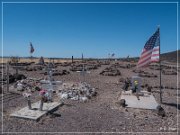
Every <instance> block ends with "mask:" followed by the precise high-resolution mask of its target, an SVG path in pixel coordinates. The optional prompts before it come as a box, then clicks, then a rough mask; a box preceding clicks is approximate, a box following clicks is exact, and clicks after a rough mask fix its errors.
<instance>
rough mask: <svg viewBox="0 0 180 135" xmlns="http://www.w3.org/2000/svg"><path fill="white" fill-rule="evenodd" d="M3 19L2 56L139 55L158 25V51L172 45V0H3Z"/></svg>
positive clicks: (174, 36)
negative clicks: (28, 0)
mask: <svg viewBox="0 0 180 135" xmlns="http://www.w3.org/2000/svg"><path fill="white" fill-rule="evenodd" d="M3 24H4V25H3V30H4V33H3V37H4V38H3V40H4V42H3V45H4V46H3V47H4V49H3V53H4V56H29V55H30V54H29V42H32V44H33V46H34V48H35V52H34V53H33V56H44V57H71V56H72V55H73V56H74V57H81V54H82V53H83V54H84V57H91V58H92V57H98V58H105V57H107V56H108V53H115V56H116V57H126V56H127V55H130V56H139V55H140V53H141V50H142V48H143V46H144V44H145V42H146V41H147V40H148V38H149V37H150V36H151V35H152V34H153V33H154V32H155V31H156V29H157V25H160V33H161V52H162V53H164V52H169V51H174V50H176V49H177V5H176V3H170V4H167V3H166V4H163V3H162V4H137V3H136V4H132V3H131V4H123V3H118V4H117V3H116V4H113V3H111V4H95V3H91V4H82V3H81V4H80V3H79V4H77V3H76V4H73V3H71V4H65V3H59V4H12V3H4V5H3Z"/></svg>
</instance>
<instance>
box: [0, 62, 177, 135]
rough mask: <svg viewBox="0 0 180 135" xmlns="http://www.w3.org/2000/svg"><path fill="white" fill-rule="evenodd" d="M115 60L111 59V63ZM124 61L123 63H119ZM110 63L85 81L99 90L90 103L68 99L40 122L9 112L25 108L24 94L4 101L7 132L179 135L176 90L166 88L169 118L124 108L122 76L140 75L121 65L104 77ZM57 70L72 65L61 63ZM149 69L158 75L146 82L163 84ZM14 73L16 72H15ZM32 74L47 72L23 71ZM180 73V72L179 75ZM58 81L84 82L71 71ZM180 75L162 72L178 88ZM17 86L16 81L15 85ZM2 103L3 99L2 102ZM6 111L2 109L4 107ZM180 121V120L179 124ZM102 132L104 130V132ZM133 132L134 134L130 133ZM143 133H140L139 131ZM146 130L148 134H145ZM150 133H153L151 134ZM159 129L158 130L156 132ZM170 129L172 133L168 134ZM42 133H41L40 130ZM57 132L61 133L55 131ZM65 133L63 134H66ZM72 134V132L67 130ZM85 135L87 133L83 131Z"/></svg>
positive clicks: (156, 92)
mask: <svg viewBox="0 0 180 135" xmlns="http://www.w3.org/2000/svg"><path fill="white" fill-rule="evenodd" d="M113 63H114V61H113V62H111V65H112V64H113ZM119 63H123V62H119ZM109 66H110V65H101V67H99V68H98V69H96V70H91V71H90V74H86V76H85V81H86V82H87V83H89V84H91V86H93V87H94V88H96V90H97V93H98V94H97V96H96V97H93V98H92V99H90V100H88V101H87V102H86V103H83V102H80V101H72V100H65V101H64V103H65V104H64V105H63V106H62V107H60V108H59V109H58V110H57V111H56V112H54V113H55V114H60V115H61V116H59V115H47V116H44V117H43V118H42V119H40V121H38V122H34V121H30V120H24V119H17V118H10V117H9V114H10V113H12V112H13V111H15V110H18V109H19V108H21V107H25V106H26V102H25V101H24V98H23V97H22V96H21V95H17V94H12V98H10V99H7V100H4V102H3V131H4V132H87V134H90V133H91V134H103V132H104V133H105V132H109V133H106V134H108V135H110V134H112V133H117V134H124V135H125V134H126V135H130V134H138V135H146V134H147V135H148V134H153V135H154V134H158V135H164V134H166V135H176V134H177V130H178V128H177V119H178V117H177V113H179V112H180V106H179V103H178V105H177V98H179V96H180V95H177V90H176V89H169V88H168V89H163V104H162V107H163V108H164V110H165V112H166V116H165V117H163V118H162V117H161V116H159V115H157V113H156V111H153V110H142V109H133V108H123V107H120V106H119V105H118V104H117V102H118V98H119V96H120V93H121V90H122V89H121V88H122V87H123V83H120V82H119V79H120V78H126V77H131V76H133V75H136V73H134V72H132V70H133V69H135V67H134V68H130V69H126V68H118V69H119V70H120V72H121V75H120V76H102V75H100V74H99V73H100V72H101V71H102V70H103V69H105V68H106V67H109ZM57 69H66V70H69V66H68V67H63V66H58V67H57ZM146 71H148V72H150V73H154V74H156V75H157V76H158V77H157V78H146V77H144V78H143V84H146V83H148V84H149V85H151V86H158V85H159V71H158V70H152V69H149V68H147V69H146ZM11 72H15V71H12V70H11ZM19 72H20V73H23V74H25V75H27V76H28V77H33V78H41V77H44V75H42V74H40V72H41V71H31V72H28V71H19ZM178 75H179V74H178ZM54 78H55V80H61V81H64V82H69V81H71V82H80V81H82V80H83V78H82V76H81V75H80V73H77V72H72V71H70V74H68V75H63V76H55V77H54ZM177 83H178V84H179V82H177V76H176V75H162V85H163V86H169V87H175V88H177ZM11 85H13V84H11ZM152 93H153V95H154V96H155V98H156V101H157V102H159V89H158V88H153V89H152ZM32 99H33V101H34V102H35V101H37V100H39V98H38V92H35V93H33V97H32ZM1 104H2V102H1ZM1 112H2V109H1ZM179 124H180V123H179ZM101 132H102V133H101ZM128 132H130V133H128ZM138 132H140V133H138ZM143 132H146V133H143ZM148 132H149V133H148ZM155 132H158V133H155ZM168 132H169V133H168ZM36 134H37V135H38V133H36ZM54 134H57V133H54ZM62 134H63V133H62ZM67 134H70V133H67ZM82 134H85V133H82Z"/></svg>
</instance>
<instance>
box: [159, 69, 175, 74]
mask: <svg viewBox="0 0 180 135" xmlns="http://www.w3.org/2000/svg"><path fill="white" fill-rule="evenodd" d="M162 73H163V74H164V75H177V72H176V71H174V70H162Z"/></svg>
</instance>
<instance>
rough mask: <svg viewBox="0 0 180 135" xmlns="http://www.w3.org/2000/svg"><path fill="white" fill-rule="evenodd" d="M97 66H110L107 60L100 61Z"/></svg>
mask: <svg viewBox="0 0 180 135" xmlns="http://www.w3.org/2000/svg"><path fill="white" fill-rule="evenodd" d="M99 64H101V65H110V61H107V60H105V61H100V62H99Z"/></svg>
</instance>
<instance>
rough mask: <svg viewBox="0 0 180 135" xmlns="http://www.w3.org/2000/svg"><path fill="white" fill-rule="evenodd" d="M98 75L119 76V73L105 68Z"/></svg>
mask: <svg viewBox="0 0 180 135" xmlns="http://www.w3.org/2000/svg"><path fill="white" fill-rule="evenodd" d="M99 74H100V75H104V76H119V75H121V72H120V71H119V70H118V69H117V68H115V67H107V68H105V69H104V70H103V71H102V72H100V73H99Z"/></svg>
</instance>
